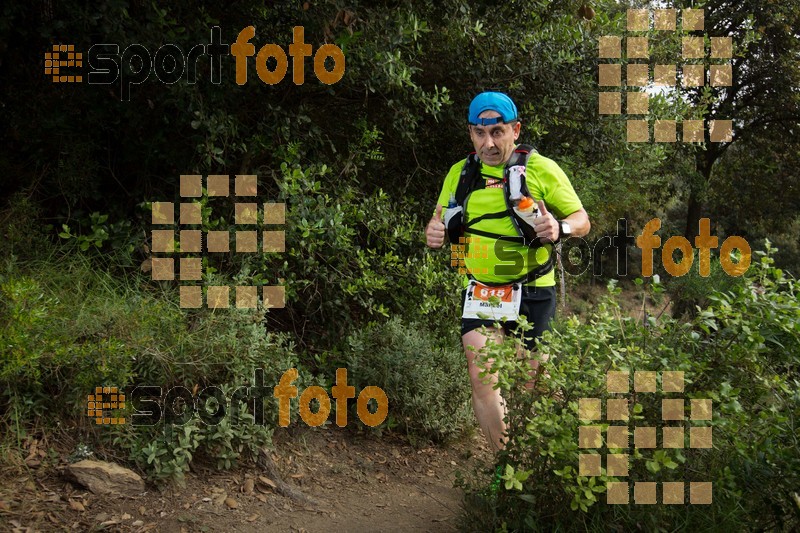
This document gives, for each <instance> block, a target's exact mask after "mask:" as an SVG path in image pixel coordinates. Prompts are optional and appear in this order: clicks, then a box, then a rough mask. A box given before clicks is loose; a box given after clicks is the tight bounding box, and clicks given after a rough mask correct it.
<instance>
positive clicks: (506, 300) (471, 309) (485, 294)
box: [461, 281, 522, 322]
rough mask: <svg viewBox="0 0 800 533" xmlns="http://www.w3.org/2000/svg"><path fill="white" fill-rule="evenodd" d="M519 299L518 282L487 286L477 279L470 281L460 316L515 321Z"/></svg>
mask: <svg viewBox="0 0 800 533" xmlns="http://www.w3.org/2000/svg"><path fill="white" fill-rule="evenodd" d="M521 301H522V287H521V286H520V284H519V283H510V284H508V285H502V286H500V287H489V286H487V285H484V284H483V283H480V282H479V281H471V282H470V284H469V287H467V294H466V296H465V297H464V314H463V315H461V316H462V318H480V319H483V320H497V321H500V322H505V321H515V320H517V319H518V318H519V304H520V302H521Z"/></svg>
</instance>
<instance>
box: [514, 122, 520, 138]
mask: <svg viewBox="0 0 800 533" xmlns="http://www.w3.org/2000/svg"><path fill="white" fill-rule="evenodd" d="M521 130H522V122H519V121H517V123H516V124H514V140H516V139H517V137H519V132H520V131H521Z"/></svg>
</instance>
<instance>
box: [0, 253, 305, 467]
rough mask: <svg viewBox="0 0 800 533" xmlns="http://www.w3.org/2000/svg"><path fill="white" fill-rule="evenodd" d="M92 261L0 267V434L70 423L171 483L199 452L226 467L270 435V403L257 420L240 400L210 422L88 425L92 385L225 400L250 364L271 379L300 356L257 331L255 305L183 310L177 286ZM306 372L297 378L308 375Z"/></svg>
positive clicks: (260, 324)
mask: <svg viewBox="0 0 800 533" xmlns="http://www.w3.org/2000/svg"><path fill="white" fill-rule="evenodd" d="M92 264H93V263H92V261H91V260H90V259H88V258H85V257H82V256H79V255H70V256H67V257H64V258H62V259H61V260H60V261H59V262H58V263H57V264H56V263H55V262H51V261H40V262H38V263H30V264H25V265H20V264H15V263H8V264H7V265H6V267H5V270H3V271H0V326H2V327H0V344H2V345H3V346H4V348H5V349H4V350H3V353H2V358H0V385H2V387H0V425H2V426H3V427H4V434H6V435H8V437H10V438H12V437H15V438H17V439H20V440H21V439H22V438H23V437H24V436H25V435H26V432H27V431H28V430H29V429H30V428H32V427H34V426H37V427H44V428H47V427H53V426H55V425H56V422H57V421H59V422H64V421H69V422H70V423H66V424H64V427H73V423H72V422H75V424H74V425H75V426H77V428H76V429H75V431H76V432H79V433H83V434H84V437H81V440H86V441H88V442H91V443H93V444H94V445H98V446H100V445H103V443H105V444H112V445H113V447H114V448H115V450H110V449H109V450H107V452H108V453H110V454H112V455H114V456H118V450H122V451H124V452H125V453H127V454H128V457H129V459H130V460H131V461H132V462H134V463H136V464H138V465H139V466H140V467H141V468H142V469H143V470H144V471H145V473H147V474H148V475H150V476H151V477H152V478H153V479H155V480H159V481H167V480H176V481H179V482H180V481H181V480H182V476H183V474H184V472H185V471H186V470H187V469H188V467H189V463H191V461H192V460H193V459H194V457H195V456H196V455H200V456H203V457H206V458H207V459H208V460H210V461H212V462H214V463H216V464H217V466H219V467H220V468H230V467H231V466H233V465H234V464H236V461H237V460H238V459H239V458H240V457H241V456H242V455H243V454H245V455H246V454H248V453H253V452H256V451H257V450H258V448H260V447H261V446H264V445H268V444H269V442H270V438H271V434H272V428H273V427H274V425H275V421H276V417H277V415H276V412H275V408H274V402H270V401H266V402H264V403H265V405H264V412H265V418H264V422H263V424H256V423H254V420H253V416H252V413H250V412H248V411H247V410H244V409H240V410H239V411H238V412H237V414H236V415H235V416H228V417H226V418H224V419H223V420H222V421H221V422H220V423H219V424H216V425H206V424H205V423H204V422H201V421H200V420H198V419H197V418H196V417H195V418H193V419H191V420H189V421H187V422H186V423H185V424H182V425H176V426H174V427H171V426H169V425H168V424H165V423H164V422H162V423H160V424H157V425H156V426H153V427H143V426H135V427H134V426H132V425H131V424H126V425H123V426H110V427H109V426H89V427H86V426H87V424H89V423H90V422H89V421H88V420H87V419H86V418H85V412H86V397H87V394H89V393H91V392H92V391H93V390H94V388H95V387H96V386H101V385H103V386H117V387H120V388H122V389H128V390H130V389H131V388H132V387H133V386H135V385H152V386H157V387H161V388H162V390H163V391H164V394H166V391H168V390H169V389H170V388H172V387H178V386H180V387H185V388H187V389H188V390H190V391H191V390H194V391H197V390H198V389H200V390H202V389H203V388H205V387H207V386H209V385H215V386H218V387H220V388H221V389H222V391H223V392H224V393H225V394H226V395H227V397H228V398H230V395H231V394H232V392H233V390H235V389H236V388H237V387H239V386H244V385H251V384H252V383H253V376H254V372H255V370H256V369H257V368H260V369H263V370H264V384H265V385H266V386H269V385H270V384H273V383H277V381H278V379H279V377H280V375H282V373H283V372H284V371H285V370H287V369H289V368H292V367H296V366H297V358H296V356H295V355H294V352H293V349H294V348H293V345H292V344H291V343H289V342H288V341H287V338H286V336H285V335H282V334H273V333H270V332H269V331H267V330H266V328H265V326H264V312H263V311H255V310H253V311H245V310H233V309H232V310H229V312H225V313H214V312H213V311H211V310H200V311H197V312H187V311H186V310H183V309H180V308H178V307H177V305H176V303H175V298H174V297H175V295H174V294H171V293H168V294H167V295H162V294H159V293H153V292H146V291H147V290H152V288H151V287H149V288H148V286H147V285H145V287H144V288H142V287H137V286H135V283H134V280H135V278H134V280H128V281H127V282H126V281H125V280H122V279H117V278H115V277H113V276H111V275H110V274H108V273H106V272H103V271H98V270H96V269H95V268H93V266H92ZM23 271H24V272H25V274H23V273H22V272H23ZM303 375H304V373H302V372H301V379H300V380H298V383H297V384H298V386H303V384H304V383H309V382H312V381H314V380H313V379H312V378H311V377H310V376H309V377H303ZM198 408H199V407H198ZM295 410H296V406H295ZM126 414H127V415H130V410H129V412H128V413H126ZM295 419H296V413H295ZM5 430H8V431H5Z"/></svg>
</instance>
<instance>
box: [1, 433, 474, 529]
mask: <svg viewBox="0 0 800 533" xmlns="http://www.w3.org/2000/svg"><path fill="white" fill-rule="evenodd" d="M275 440H276V444H275V450H274V452H273V453H272V454H271V457H272V460H273V462H274V463H275V465H276V467H277V470H278V471H279V472H280V474H281V476H282V478H283V479H284V480H285V481H286V482H288V483H291V484H293V485H294V486H295V487H296V488H297V489H299V490H300V491H302V493H303V494H304V495H306V496H308V497H309V498H310V499H312V500H315V501H316V503H317V505H313V504H309V503H303V502H301V501H299V500H295V499H291V498H287V497H285V496H283V495H281V494H278V493H277V492H276V490H275V489H274V488H273V487H271V486H270V484H271V482H272V481H273V480H271V479H269V478H268V477H266V476H264V475H263V472H261V471H259V470H258V469H257V468H256V467H251V468H248V469H244V468H241V469H239V470H236V471H233V472H218V471H213V470H205V469H202V470H196V471H194V472H191V473H189V474H188V475H187V478H186V487H185V488H182V489H181V488H171V489H169V490H167V491H165V492H163V493H162V492H159V491H156V490H153V489H152V488H151V489H150V490H149V491H148V492H147V493H145V494H144V495H142V496H139V497H136V498H131V499H117V498H110V497H102V496H97V495H94V494H92V493H90V492H88V491H86V490H85V489H83V488H81V487H74V486H72V485H71V484H70V483H68V482H66V481H65V480H64V478H63V477H61V476H60V475H59V473H58V472H57V470H56V469H54V468H41V469H39V470H31V471H30V474H29V475H28V476H19V475H18V476H14V477H8V476H3V482H2V486H0V530H12V531H14V530H16V531H50V530H78V531H86V530H94V531H99V530H103V531H125V532H132V531H133V532H144V531H186V532H194V531H242V532H249V531H295V532H309V533H312V532H317V531H320V532H321V531H325V532H329V531H359V532H360V531H375V532H378V531H381V532H392V531H430V532H447V531H457V530H458V529H457V526H458V519H459V514H460V512H461V503H462V493H461V490H460V489H456V488H454V487H453V481H454V475H455V471H456V470H461V471H466V470H467V469H468V468H470V467H471V465H473V464H475V462H476V461H478V460H479V459H482V458H484V459H485V458H488V457H489V456H488V452H487V451H486V449H485V447H484V445H483V439H482V436H481V435H480V434H478V435H476V436H474V437H472V438H470V439H465V440H464V441H461V442H458V443H456V444H454V445H452V446H449V447H446V448H439V447H426V448H422V449H415V448H413V447H412V446H410V445H409V444H408V443H407V442H405V441H403V440H401V439H398V438H396V437H391V436H383V437H380V438H379V437H374V436H359V435H354V434H352V433H350V432H348V431H346V430H339V429H326V430H301V431H300V432H299V433H298V434H297V435H294V436H292V437H290V436H289V435H287V434H285V433H280V432H279V433H278V434H277V435H276V439H275ZM27 528H30V529H27Z"/></svg>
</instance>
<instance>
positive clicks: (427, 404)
mask: <svg viewBox="0 0 800 533" xmlns="http://www.w3.org/2000/svg"><path fill="white" fill-rule="evenodd" d="M347 342H348V345H349V347H350V352H349V354H348V355H347V358H346V365H347V369H348V378H349V379H350V381H352V382H353V384H354V385H355V386H356V391H358V390H360V388H363V387H365V386H368V385H374V386H377V387H380V388H382V389H383V390H384V392H385V393H386V395H387V396H388V398H389V420H390V425H394V424H396V425H398V426H399V427H401V428H402V429H404V430H405V431H406V432H408V433H409V435H410V437H411V438H412V439H413V438H415V437H417V436H421V437H423V438H428V439H432V440H435V441H443V440H448V439H452V438H454V437H456V436H458V435H461V434H462V433H463V432H464V431H465V430H466V429H467V428H469V427H470V426H471V425H472V415H471V408H470V405H469V400H470V386H469V378H468V377H467V373H466V364H465V360H464V354H463V352H462V351H461V349H460V348H457V347H456V346H455V345H454V344H453V345H445V346H441V345H440V343H438V342H436V341H435V340H434V338H433V337H432V336H431V334H430V333H429V332H428V331H427V330H426V328H425V326H424V325H422V324H420V323H418V322H406V321H403V320H401V319H399V318H397V317H395V318H392V319H390V320H388V321H387V322H385V323H382V324H373V325H371V326H369V327H367V328H365V329H363V330H361V331H358V332H356V333H353V334H351V335H350V336H349V337H348V340H347Z"/></svg>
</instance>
